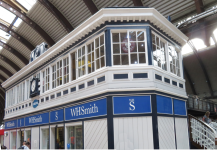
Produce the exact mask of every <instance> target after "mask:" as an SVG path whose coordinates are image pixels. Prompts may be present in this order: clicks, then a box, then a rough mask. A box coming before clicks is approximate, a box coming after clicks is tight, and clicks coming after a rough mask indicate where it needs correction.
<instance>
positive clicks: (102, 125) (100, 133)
mask: <svg viewBox="0 0 217 150" xmlns="http://www.w3.org/2000/svg"><path fill="white" fill-rule="evenodd" d="M107 133H108V130H107V119H98V120H91V121H84V149H108V134H107Z"/></svg>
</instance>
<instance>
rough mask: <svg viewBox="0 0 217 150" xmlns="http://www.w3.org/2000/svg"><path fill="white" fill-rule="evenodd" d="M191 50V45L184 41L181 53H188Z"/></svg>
mask: <svg viewBox="0 0 217 150" xmlns="http://www.w3.org/2000/svg"><path fill="white" fill-rule="evenodd" d="M191 52H193V50H192V49H191V47H190V46H189V45H188V43H186V44H185V45H184V46H183V47H182V55H185V54H188V53H191Z"/></svg>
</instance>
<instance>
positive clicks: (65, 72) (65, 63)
mask: <svg viewBox="0 0 217 150" xmlns="http://www.w3.org/2000/svg"><path fill="white" fill-rule="evenodd" d="M63 75H64V84H65V83H68V82H69V58H68V57H67V58H65V59H63Z"/></svg>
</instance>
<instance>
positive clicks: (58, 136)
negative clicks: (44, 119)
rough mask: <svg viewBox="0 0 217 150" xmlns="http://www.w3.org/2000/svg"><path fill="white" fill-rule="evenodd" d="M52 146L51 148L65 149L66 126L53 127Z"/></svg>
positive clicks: (51, 134)
mask: <svg viewBox="0 0 217 150" xmlns="http://www.w3.org/2000/svg"><path fill="white" fill-rule="evenodd" d="M50 131H51V132H50V136H51V141H50V148H51V149H64V148H65V146H64V127H63V126H62V127H58V126H55V127H51V130H50Z"/></svg>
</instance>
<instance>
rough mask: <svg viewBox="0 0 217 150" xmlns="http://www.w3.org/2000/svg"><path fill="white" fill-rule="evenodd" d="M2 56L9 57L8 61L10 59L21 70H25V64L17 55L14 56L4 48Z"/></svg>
mask: <svg viewBox="0 0 217 150" xmlns="http://www.w3.org/2000/svg"><path fill="white" fill-rule="evenodd" d="M1 54H2V55H3V56H5V57H7V58H8V59H10V60H11V61H12V62H14V63H15V64H16V65H18V66H19V67H20V68H23V67H24V66H25V64H24V63H23V62H22V61H21V60H20V59H19V58H18V57H17V56H16V55H14V54H12V53H11V52H9V51H8V50H6V49H4V48H3V49H2V51H1Z"/></svg>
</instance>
